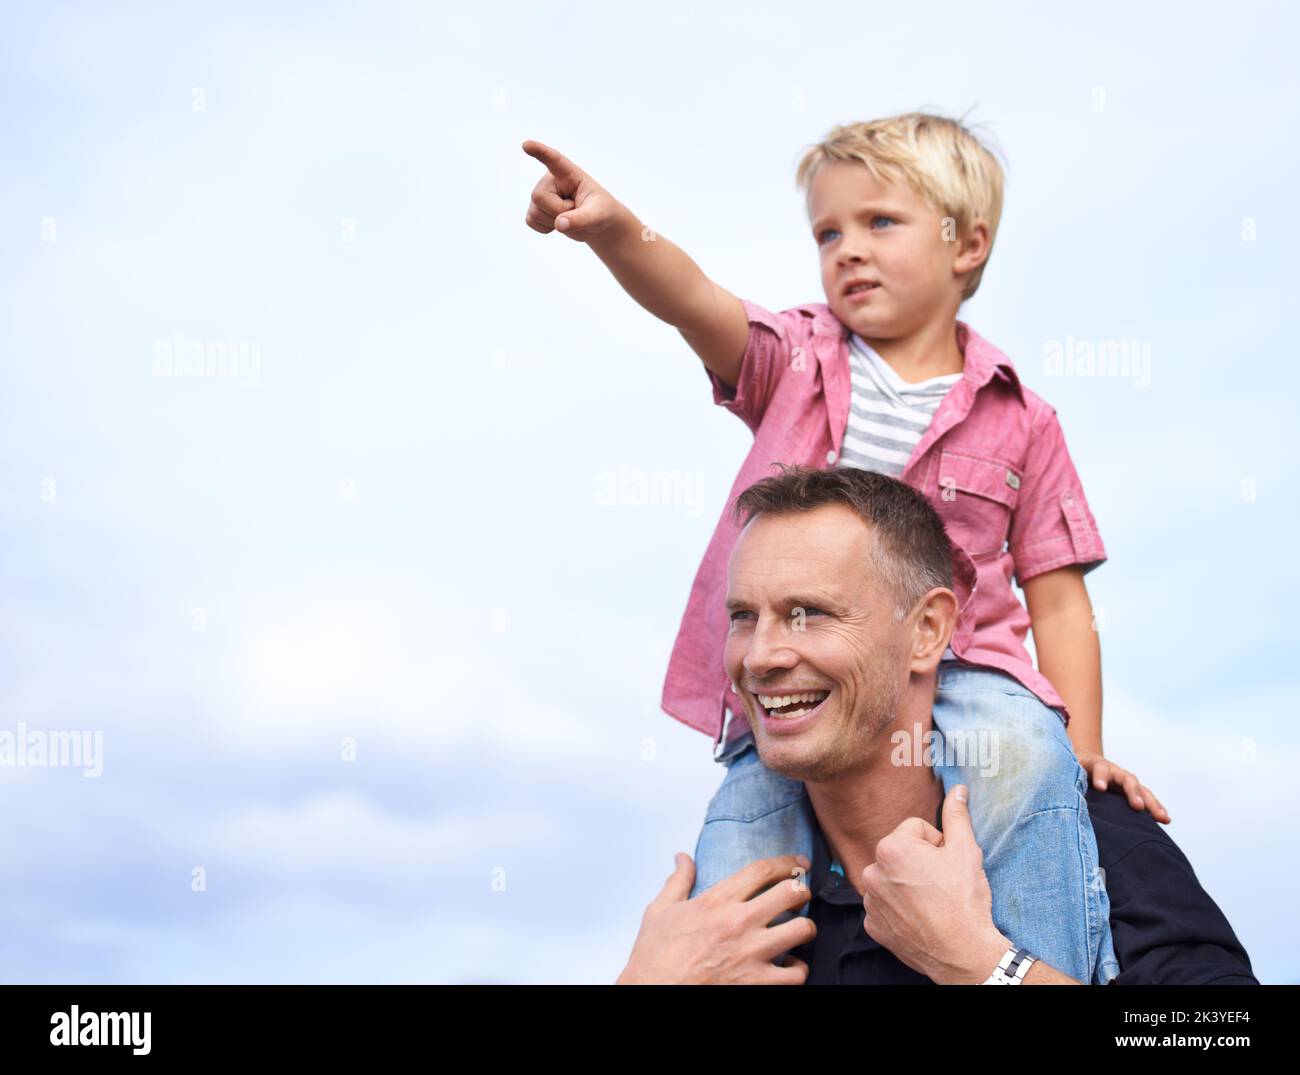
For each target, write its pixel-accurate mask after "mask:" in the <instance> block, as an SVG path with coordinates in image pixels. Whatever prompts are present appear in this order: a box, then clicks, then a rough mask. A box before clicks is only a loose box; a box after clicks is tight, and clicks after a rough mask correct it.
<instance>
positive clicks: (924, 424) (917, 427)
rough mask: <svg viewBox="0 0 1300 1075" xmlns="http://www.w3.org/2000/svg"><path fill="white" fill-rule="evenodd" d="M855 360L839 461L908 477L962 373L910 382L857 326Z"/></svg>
mask: <svg viewBox="0 0 1300 1075" xmlns="http://www.w3.org/2000/svg"><path fill="white" fill-rule="evenodd" d="M849 364H850V370H851V372H852V381H853V384H852V395H851V398H850V400H849V420H848V424H847V425H846V426H845V428H844V443H843V444H842V445H841V446H840V456H839V459H838V460H836V466H841V467H857V468H858V469H860V470H878V471H880V472H881V473H884V474H888V475H890V476H891V477H894V478H899V477H902V474H903V468H904V467H905V466H906V465H907V461H908V460H909V459H911V458H912V449H914V448H915V447H916V445H917V442H918V441H919V440H920V439H921V437H922V436H923V435H924V434H925V431H926V429H928V428H929V426H930V419H932V418H933V417H934V412H935V411H937V410H938V409H939V404H940V403H941V402H942V401H943V397H944V396H945V395H947V393H948V389H950V388H951V387H952V386H953V385H955V384H956V383H957V382H958V381H960V380H961V376H962V375H961V374H960V373H947V374H944V375H943V376H941V377H931V378H930V379H929V380H928V381H918V382H917V383H916V384H908V383H907V382H906V381H904V380H903V378H901V377H900V376H899V375H898V374H897V373H895V372H894V368H893V367H892V366H890V364H889V363H888V362H886V361H885V360H884V359H883V358H881V357H880V355H879V354H878V353H877V352H876V350H875V349H874V348H873V347H872V346H871V345H870V344H869V343H867V342H866V340H864V339H862V337H861V336H859V335H858V334H857V333H856V332H853V333H850V334H849ZM956 658H957V655H956V654H955V653H953V651H952V647H951V646H949V647H947V648H946V649H945V650H944V651H943V659H944V660H945V661H951V660H956Z"/></svg>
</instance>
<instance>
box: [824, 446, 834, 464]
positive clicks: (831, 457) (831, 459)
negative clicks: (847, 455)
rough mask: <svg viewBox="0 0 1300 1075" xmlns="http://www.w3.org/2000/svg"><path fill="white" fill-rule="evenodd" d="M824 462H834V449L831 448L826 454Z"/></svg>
mask: <svg viewBox="0 0 1300 1075" xmlns="http://www.w3.org/2000/svg"><path fill="white" fill-rule="evenodd" d="M826 462H828V463H834V462H835V449H833V448H832V449H831V450H830V451H829V452H827V453H826Z"/></svg>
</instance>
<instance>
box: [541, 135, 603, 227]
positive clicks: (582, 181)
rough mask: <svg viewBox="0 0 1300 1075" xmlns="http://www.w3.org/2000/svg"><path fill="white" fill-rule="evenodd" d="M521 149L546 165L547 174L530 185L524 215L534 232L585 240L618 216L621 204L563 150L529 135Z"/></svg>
mask: <svg viewBox="0 0 1300 1075" xmlns="http://www.w3.org/2000/svg"><path fill="white" fill-rule="evenodd" d="M523 148H524V152H525V153H527V154H528V155H529V156H530V157H536V158H537V159H538V160H539V161H541V162H542V163H543V164H544V165H546V174H545V175H544V176H542V178H541V179H539V180H538V181H537V186H535V187H533V196H532V202H531V204H530V205H529V206H528V215H527V216H526V217H525V218H524V222H525V223H526V224H527V225H528V226H529V227H530V228H532V229H533V231H540V232H541V233H542V234H543V235H547V234H549V233H550V232H552V231H559V232H562V233H563V234H565V235H567V236H568V237H569V238H570V239H576V240H577V241H578V242H580V243H585V242H590V241H591V240H592V239H594V238H595V237H596V236H597V235H599V234H600V233H601V232H603V231H604V230H605V229H606V228H608V227H609V226H610V225H611V224H613V223H614V221H615V220H616V219H617V218H618V214H619V212H620V211H621V210H622V208H623V207H622V205H620V204H619V202H618V201H617V200H616V199H615V198H614V197H613V195H611V194H610V193H609V191H607V190H606V189H605V188H604V187H602V186H601V185H600V184H599V183H597V182H596V181H595V180H594V179H592V178H591V176H589V175H587V174H586V172H584V171H583V170H582V169H581V168H579V167H578V166H577V165H576V164H574V163H573V161H571V160H569V158H568V157H566V156H565V155H564V154H563V153H560V152H559V151H558V150H554V149H552V148H551V147H550V146H547V145H543V144H542V143H541V142H534V141H533V140H532V139H531V138H530V139H529V140H528V141H526V142H525V143H524V146H523Z"/></svg>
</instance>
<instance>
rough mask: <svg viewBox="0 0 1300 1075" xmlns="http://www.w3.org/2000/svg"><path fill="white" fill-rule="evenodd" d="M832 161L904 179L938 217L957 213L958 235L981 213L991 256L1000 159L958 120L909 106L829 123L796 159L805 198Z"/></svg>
mask: <svg viewBox="0 0 1300 1075" xmlns="http://www.w3.org/2000/svg"><path fill="white" fill-rule="evenodd" d="M830 161H845V162H853V163H857V164H861V165H863V166H865V167H866V168H867V170H868V171H870V172H871V174H872V176H873V177H874V178H875V179H876V180H877V181H878V182H881V183H891V182H892V183H899V182H901V183H906V184H907V185H908V186H910V187H911V188H912V189H913V190H915V191H916V192H917V193H918V194H919V195H920V196H921V197H922V198H923V199H925V201H926V203H927V204H928V205H929V206H930V207H931V208H933V209H934V210H935V211H936V212H937V213H939V215H940V216H945V217H952V219H953V222H954V223H955V225H956V229H957V230H956V234H957V235H958V236H964V235H966V233H967V229H968V228H970V226H971V225H972V224H973V223H974V222H975V221H976V220H983V221H984V223H985V224H986V225H987V226H988V229H989V252H990V256H991V255H992V249H993V240H994V238H995V237H996V236H997V233H998V221H999V220H1000V219H1001V217H1002V166H1001V165H1000V164H999V163H998V161H997V159H996V158H995V157H994V156H993V154H992V153H991V152H990V151H989V149H988V148H987V147H986V146H985V145H984V144H983V143H982V142H980V141H979V139H977V138H976V137H975V136H974V135H973V134H972V133H971V132H970V130H969V129H968V128H966V127H964V126H962V124H961V122H960V121H959V120H954V119H949V118H948V117H946V116H940V115H934V114H931V113H928V112H907V113H904V114H903V115H900V116H890V117H889V118H888V119H876V120H872V121H870V122H869V123H851V124H847V125H844V126H839V127H834V128H832V129H831V131H830V133H829V134H828V135H827V136H826V138H825V139H824V140H822V141H821V142H818V143H817V144H816V145H814V146H812V147H811V148H810V149H808V151H807V152H806V153H805V154H804V156H803V159H802V160H801V161H800V162H799V167H798V170H797V171H796V173H795V183H796V185H797V186H798V187H799V189H801V190H802V191H803V192H804V197H805V200H806V199H807V197H808V195H809V194H810V193H811V190H812V179H813V176H814V175H816V174H817V170H818V169H819V168H820V167H821V166H822V165H823V164H826V163H828V162H830ZM987 264H988V259H987V258H985V260H984V264H982V265H980V266H979V268H977V269H976V270H975V271H974V272H973V273H972V274H971V277H970V281H969V282H968V283H967V285H966V288H965V290H963V291H962V295H961V297H962V299H963V300H965V299H969V298H970V297H971V296H972V295H974V294H975V292H976V290H977V289H978V288H979V286H980V278H981V277H982V276H983V275H984V266H985V265H987Z"/></svg>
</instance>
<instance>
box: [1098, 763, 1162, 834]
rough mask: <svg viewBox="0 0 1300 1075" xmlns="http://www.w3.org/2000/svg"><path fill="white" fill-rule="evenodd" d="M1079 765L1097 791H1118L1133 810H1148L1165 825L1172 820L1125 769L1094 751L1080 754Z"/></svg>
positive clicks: (1149, 792)
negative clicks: (1125, 797)
mask: <svg viewBox="0 0 1300 1075" xmlns="http://www.w3.org/2000/svg"><path fill="white" fill-rule="evenodd" d="M1079 764H1080V765H1082V766H1083V770H1084V772H1086V773H1087V774H1088V779H1089V780H1090V781H1091V782H1092V786H1093V787H1094V788H1096V789H1097V790H1098V791H1118V792H1119V793H1120V794H1121V795H1126V796H1128V804H1129V806H1131V807H1133V809H1134V810H1150V811H1151V816H1152V817H1153V818H1155V819H1156V820H1157V821H1160V822H1163V823H1164V824H1166V825H1168V824H1169V822H1171V821H1172V820H1173V818H1171V817H1170V816H1169V811H1168V810H1166V809H1165V808H1164V805H1163V804H1162V803H1161V802H1160V800H1159V799H1157V798H1156V796H1155V792H1153V791H1152V790H1151V789H1150V788H1149V787H1147V786H1146V785H1145V784H1143V783H1141V782H1139V780H1138V778H1137V777H1136V776H1135V775H1134V774H1133V773H1130V772H1129V771H1128V770H1127V769H1121V768H1120V767H1119V766H1118V765H1116V764H1115V763H1114V762H1113V761H1107V760H1106V759H1105V758H1103V757H1102V756H1101V755H1100V754H1098V753H1096V752H1094V751H1083V752H1082V753H1080V754H1079Z"/></svg>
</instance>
